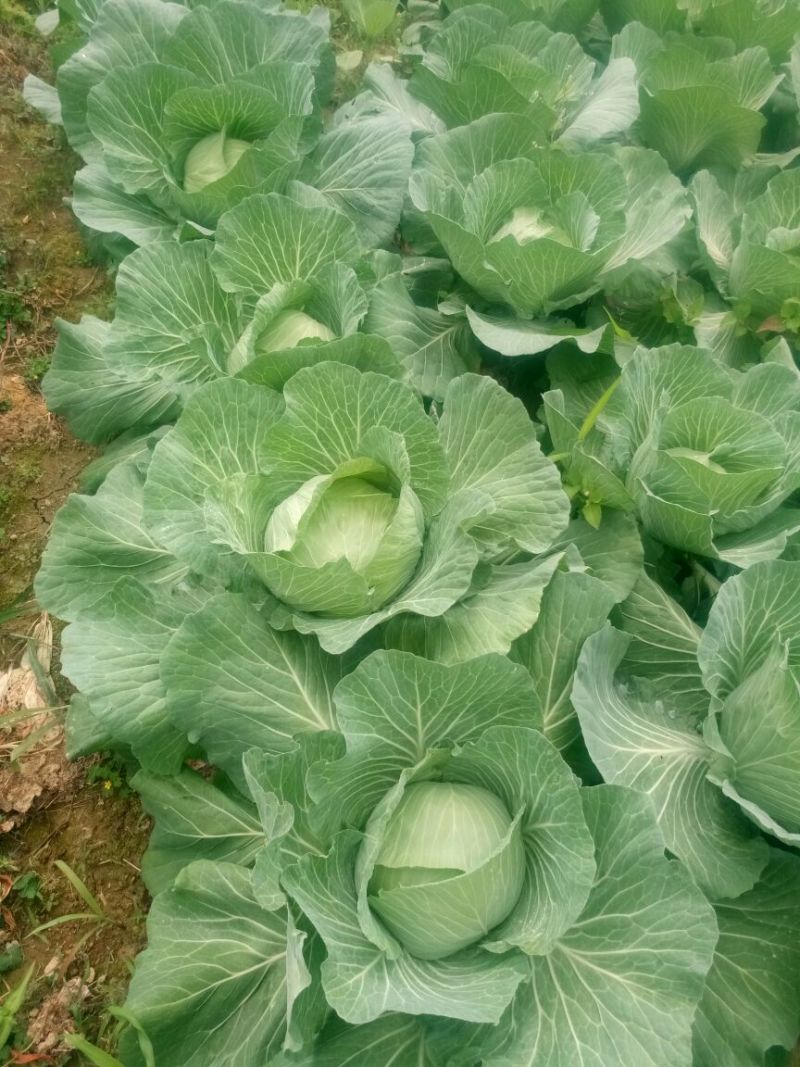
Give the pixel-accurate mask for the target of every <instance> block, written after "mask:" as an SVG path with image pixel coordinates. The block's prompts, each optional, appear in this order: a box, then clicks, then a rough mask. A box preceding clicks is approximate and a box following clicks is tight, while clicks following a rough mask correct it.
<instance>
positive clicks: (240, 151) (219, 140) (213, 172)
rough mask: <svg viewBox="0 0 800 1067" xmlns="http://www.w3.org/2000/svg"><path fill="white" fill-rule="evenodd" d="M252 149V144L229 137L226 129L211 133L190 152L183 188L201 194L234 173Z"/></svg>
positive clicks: (184, 171) (185, 167) (185, 190)
mask: <svg viewBox="0 0 800 1067" xmlns="http://www.w3.org/2000/svg"><path fill="white" fill-rule="evenodd" d="M249 147H250V142H249V141H241V140H239V139H238V138H236V137H228V135H227V134H226V133H225V131H224V130H218V131H217V132H216V133H209V134H208V136H206V137H203V138H202V140H200V141H198V142H197V144H196V145H194V146H193V147H192V148H191V149H190V150H189V154H188V156H187V157H186V162H185V163H184V165H183V188H184V192H187V193H199V192H200V190H201V189H205V187H206V186H207V185H211V183H212V182H217V181H219V180H220V178H224V177H225V175H226V174H228V173H229V172H230V171H232V170H233V168H234V167H235V166H236V164H237V163H238V162H239V160H240V159H241V158H242V156H243V155H244V153H245V152H246V151H247V149H248V148H249Z"/></svg>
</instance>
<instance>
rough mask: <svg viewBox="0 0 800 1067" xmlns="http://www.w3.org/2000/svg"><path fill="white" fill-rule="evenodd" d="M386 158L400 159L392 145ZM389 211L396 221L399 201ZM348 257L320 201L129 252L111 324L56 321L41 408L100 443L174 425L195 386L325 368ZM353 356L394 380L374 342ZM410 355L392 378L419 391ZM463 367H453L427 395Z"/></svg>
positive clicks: (332, 353)
mask: <svg viewBox="0 0 800 1067" xmlns="http://www.w3.org/2000/svg"><path fill="white" fill-rule="evenodd" d="M399 148H400V153H401V156H402V152H403V145H402V142H400V144H399ZM401 169H402V167H401ZM388 210H391V207H390V203H389V198H387V211H388ZM394 210H395V212H396V214H397V215H398V216H399V211H400V203H399V200H397V201H396V202H395V205H394ZM360 255H361V239H360V236H359V233H358V232H357V230H356V229H355V227H354V226H353V224H352V223H351V222H350V221H349V220H348V219H347V217H345V216H344V215H343V214H341V213H340V212H339V211H337V210H336V209H335V208H333V207H332V206H331V205H330V204H329V203H328V202H327V201H325V200H324V199H321V201H320V202H318V203H314V204H305V203H301V202H299V201H297V200H293V199H291V198H289V197H285V196H282V195H279V194H277V193H271V194H267V195H256V196H252V197H248V198H247V199H246V200H244V201H243V202H242V203H241V204H240V205H238V206H237V207H236V208H234V209H232V210H231V211H229V212H226V214H225V215H224V216H223V217H222V219H221V220H220V223H219V227H218V233H217V235H216V240H215V242H214V244H212V243H211V242H209V241H207V240H196V241H189V242H185V243H178V242H157V243H155V244H152V245H148V246H146V247H144V248H140V249H136V250H135V251H134V252H132V253H131V254H130V255H129V256H127V257H126V258H125V260H124V262H123V263H122V264H121V265H120V268H119V271H118V272H117V278H116V295H117V300H116V314H115V316H114V319H113V321H112V322H110V323H105V322H102V321H100V320H98V319H96V318H92V317H87V318H86V319H85V320H84V321H83V322H81V323H79V324H77V325H76V324H72V323H67V322H63V321H60V320H59V321H57V324H56V325H57V329H58V331H59V341H58V344H57V345H56V349H55V352H54V355H53V362H52V365H51V368H50V370H49V371H48V373H47V375H46V376H45V379H44V382H43V388H44V392H45V395H46V397H47V401H48V404H49V405H50V408H51V409H52V410H53V411H56V412H59V413H64V414H65V415H66V416H67V419H68V421H69V423H70V426H71V428H72V430H73V432H74V433H75V434H76V435H77V436H79V437H82V438H84V439H85V440H89V441H92V442H94V443H99V442H106V441H108V440H109V439H112V438H114V437H117V436H118V435H120V434H121V433H123V432H125V431H128V432H136V433H144V432H147V431H148V430H151V429H153V427H155V426H158V425H159V424H161V423H164V422H169V421H174V419H175V417H176V416H177V412H178V410H179V409H180V407H181V406H182V405H183V404H184V403H185V402H186V400H187V399H188V397H189V396H190V395H191V394H192V392H193V391H194V390H195V389H196V388H197V387H198V386H199V385H202V384H203V383H204V382H208V381H212V380H214V379H216V378H220V377H225V376H229V375H234V374H238V373H242V374H246V375H247V376H248V377H250V378H251V379H252V380H257V381H262V382H264V383H265V384H269V382H270V371H271V368H273V367H275V366H280V365H283V364H285V363H286V361H287V360H288V361H289V362H290V363H293V365H294V367H295V369H298V368H299V367H300V366H302V365H303V364H304V362H310V361H314V360H319V359H322V358H334V359H335V358H338V356H337V352H338V351H339V349H340V348H341V344H340V343H341V342H343V341H344V340H345V339H347V338H351V337H353V335H354V334H355V333H356V331H357V330H358V329H359V327H360V326H361V325H362V324H363V323H364V319H365V316H366V314H367V310H368V305H369V301H368V294H367V291H366V289H365V287H364V286H363V285H362V284H361V282H360V281H359V279H358V278H357V277H356V273H355V270H354V267H355V266H356V265H357V263H358V262H359V258H360ZM407 300H408V305H409V306H407V307H401V308H400V309H399V310H398V311H397V312H395V314H394V315H392V316H384V317H383V318H382V319H381V321H375V328H376V330H377V331H379V332H386V331H387V330H388V329H389V328H390V326H391V327H392V328H394V329H397V328H398V320H399V323H402V321H403V319H404V317H408V316H410V315H411V314H413V313H414V308H413V305H412V304H411V300H410V298H407ZM387 310H391V308H389V309H387ZM401 328H402V327H401ZM423 344H424V340H422V341H420V342H419V345H418V346H417V347H418V348H419V347H422V346H423ZM331 346H332V347H331ZM352 347H353V348H354V349H358V350H359V351H364V350H365V348H367V347H368V348H370V349H371V350H372V351H373V352H374V353H375V354H374V357H373V359H374V363H373V366H374V368H375V369H376V370H380V369H381V366H382V365H385V364H386V363H388V364H390V365H391V366H392V367H393V368H395V370H396V372H397V373H398V374H399V373H401V369H400V367H399V365H398V361H397V360H395V359H394V358H393V356H392V353H391V352H390V351H389V349H388V345H387V343H386V342H385V341H383V340H381V339H380V338H379V337H377V336H372V337H371V338H370V339H369V340H367V339H365V338H363V337H357V338H355V339H354V340H353V341H352ZM312 348H313V349H314V351H313V352H312V351H311V349H312ZM300 349H303V351H300ZM413 352H414V349H413V345H412V349H411V350H410V351H409V352H408V357H407V358H406V359H404V360H403V364H402V369H404V370H405V371H406V374H407V377H408V379H409V381H410V382H411V383H413V384H414V385H417V386H418V387H419V388H421V389H424V388H425V387H428V379H429V378H430V374H429V373H428V372H427V370H426V367H425V365H419V364H418V362H416V361H414V359H413ZM404 354H405V353H404ZM463 368H464V364H463V363H458V362H456V360H455V359H453V360H452V361H451V368H450V369H449V372H448V371H447V370H446V369H445V368H442V369H441V370H440V372H439V374H438V376H437V377H438V380H439V382H441V383H442V384H440V385H439V386H437V388H438V389H441V388H442V387H443V385H446V382H447V381H448V380H449V379H450V378H452V377H453V376H454V375H455V374H456V373H457V372H458V371H459V370H461V369H463ZM283 373H285V369H284V371H283Z"/></svg>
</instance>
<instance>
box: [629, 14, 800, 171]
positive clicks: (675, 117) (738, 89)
mask: <svg viewBox="0 0 800 1067" xmlns="http://www.w3.org/2000/svg"><path fill="white" fill-rule="evenodd" d="M748 43H749V42H748ZM612 55H613V56H614V57H616V58H622V57H628V58H630V59H632V60H633V61H634V62H635V64H636V67H637V70H638V72H639V77H640V84H641V93H640V102H641V116H640V119H639V122H638V124H637V132H638V134H639V136H640V137H641V140H642V142H643V143H644V144H645V145H647V146H649V147H651V148H655V149H657V150H658V151H659V152H660V153H661V154H662V155H663V156H664V157H665V159H666V160H667V162H668V163H669V165H670V167H671V168H672V169H673V170H674V171H676V173H678V174H684V173H691V172H693V171H695V170H698V169H699V168H700V167H708V166H713V165H722V166H727V167H738V166H740V165H741V164H742V163H743V162H745V161H746V160H750V159H752V158H753V157H754V156H755V154H756V153H757V152H758V150H759V145H760V141H761V136H762V131H763V130H764V128H765V126H766V117H765V116H764V115H763V114H762V112H761V109H762V108H763V107H764V105H765V104H766V103H767V101H768V100H769V99H770V97H771V96H772V94H773V93H774V92H775V90H776V89H777V87H778V85H779V84H780V82H781V81H782V80H783V79H782V75H781V74H780V73H777V72H776V71H775V70H774V69H773V67H772V64H771V62H770V56H769V53H768V51H767V50H766V49H765V48H763V47H759V46H756V47H744V48H743V49H742V50H741V51H737V50H736V47H735V45H734V43H733V42H732V41H730V40H728V39H727V38H725V37H713V36H708V37H698V36H697V35H695V34H687V35H685V36H681V35H678V34H674V35H668V36H665V37H663V38H662V37H660V36H659V35H658V33H656V32H655V31H653V30H649V29H646V28H645V27H644V26H642V25H640V24H639V23H636V22H632V23H630V24H628V25H627V26H626V27H625V28H624V29H623V30H622V32H621V33H620V34H619V35H618V36H617V37H616V38H615V40H614V43H613V47H612Z"/></svg>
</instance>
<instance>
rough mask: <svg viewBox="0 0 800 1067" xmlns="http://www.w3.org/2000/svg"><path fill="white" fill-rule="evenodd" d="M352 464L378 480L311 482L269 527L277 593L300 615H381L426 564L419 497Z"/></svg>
mask: <svg viewBox="0 0 800 1067" xmlns="http://www.w3.org/2000/svg"><path fill="white" fill-rule="evenodd" d="M353 465H355V466H360V467H361V468H362V469H363V468H365V467H368V468H371V470H370V473H371V474H372V475H373V478H374V480H370V479H369V478H366V477H359V476H358V474H353V475H350V474H347V475H345V476H338V477H337V476H321V477H318V478H312V479H311V480H310V481H308V482H306V484H305V485H303V486H301V488H300V489H298V490H297V492H295V493H294V494H292V496H291V497H289V498H288V499H286V500H284V501H283V503H281V504H280V505H279V506H278V507H277V508H276V509H275V510H274V512H273V513H272V515H271V516H270V518H269V521H268V523H267V529H266V534H265V548H266V550H267V552H269V553H275V554H279V559H278V560H277V561H276V566H275V567H274V568H273V571H272V576H271V578H270V588H271V590H272V592H273V593H274V594H275V595H276V596H278V597H279V598H280V599H282V600H284V601H285V602H286V603H287V604H289V605H291V606H292V607H295V608H298V609H299V610H301V611H311V612H317V613H320V614H331V615H337V616H346V617H352V616H355V615H360V614H363V613H366V612H370V611H375V610H377V608H379V607H381V606H382V605H383V604H384V603H386V601H387V600H389V599H390V598H391V597H393V596H394V595H395V594H396V593H397V592H399V590H401V589H402V588H403V587H404V586H405V585H406V584H407V583H408V581H409V579H410V578H411V576H412V575H413V573H414V571H415V569H416V567H417V564H418V562H419V557H420V554H421V551H422V541H423V535H424V518H423V514H422V507H421V505H420V502H419V499H418V498H417V495H416V493H414V491H413V490H412V489H411V488H410V487H408V486H403V487H402V488H401V489H400V491H399V493H398V494H395V493H394V492H393V491H392V488H390V487H389V486H388V476H387V474H386V472H385V471H382V469H381V468H379V467H377V466H376V465H375V464H371V463H369V462H368V461H354V464H351V465H350V469H352V466H353ZM365 473H366V472H365ZM376 483H377V484H376ZM278 564H279V565H278ZM343 567H344V568H345V569H344V570H342V568H343Z"/></svg>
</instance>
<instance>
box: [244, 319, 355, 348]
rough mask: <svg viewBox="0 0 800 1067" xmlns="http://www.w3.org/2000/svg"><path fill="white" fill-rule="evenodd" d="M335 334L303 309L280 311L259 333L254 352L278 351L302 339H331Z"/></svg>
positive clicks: (298, 342) (300, 341)
mask: <svg viewBox="0 0 800 1067" xmlns="http://www.w3.org/2000/svg"><path fill="white" fill-rule="evenodd" d="M335 336H336V334H335V333H334V332H333V330H330V329H328V327H327V326H326V325H325V324H324V323H323V322H318V321H317V319H313V318H312V317H311V316H310V315H307V314H306V313H305V311H291V310H287V311H281V312H280V313H279V314H278V315H276V316H275V318H274V319H273V320H272V322H271V323H270V324H269V326H267V328H266V329H265V330H264V331H263V332H262V333H261V334H260V335H259V338H258V340H257V341H256V344H255V350H256V354H257V355H259V356H262V355H266V354H267V353H268V352H280V351H281V350H282V349H284V348H294V347H295V346H296V345H299V344H301V343H302V342H303V341H332V340H333V339H334V337H335Z"/></svg>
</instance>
